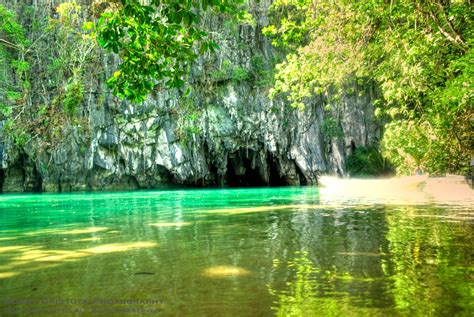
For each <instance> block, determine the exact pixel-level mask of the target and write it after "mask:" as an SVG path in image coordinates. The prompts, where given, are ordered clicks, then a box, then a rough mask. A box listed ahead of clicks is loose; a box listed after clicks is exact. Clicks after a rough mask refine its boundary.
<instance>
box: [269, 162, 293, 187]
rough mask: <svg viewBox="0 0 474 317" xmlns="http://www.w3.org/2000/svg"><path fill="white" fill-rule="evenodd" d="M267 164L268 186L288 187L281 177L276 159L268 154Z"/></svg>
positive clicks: (285, 180)
mask: <svg viewBox="0 0 474 317" xmlns="http://www.w3.org/2000/svg"><path fill="white" fill-rule="evenodd" d="M267 164H268V176H269V180H268V185H270V186H288V185H290V184H289V183H288V180H287V179H286V178H285V177H283V176H281V174H280V170H279V169H278V162H277V161H276V159H275V158H274V157H273V156H272V155H270V154H268V156H267Z"/></svg>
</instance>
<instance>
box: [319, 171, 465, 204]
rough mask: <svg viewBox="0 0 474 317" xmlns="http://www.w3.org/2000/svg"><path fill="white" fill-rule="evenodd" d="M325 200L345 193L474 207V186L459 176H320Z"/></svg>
mask: <svg viewBox="0 0 474 317" xmlns="http://www.w3.org/2000/svg"><path fill="white" fill-rule="evenodd" d="M320 186H321V193H322V196H323V197H324V198H326V199H325V200H330V199H334V197H333V196H334V195H341V196H343V197H344V198H345V199H346V200H363V201H369V202H372V203H374V202H375V203H395V204H441V205H453V206H454V205H457V206H462V207H467V208H472V209H473V210H474V189H472V188H471V184H470V180H467V179H465V178H464V176H459V175H447V176H443V177H428V175H421V176H402V177H391V178H377V179H375V178H372V179H369V178H367V179H365V178H347V179H341V178H337V177H333V176H322V177H321V178H320Z"/></svg>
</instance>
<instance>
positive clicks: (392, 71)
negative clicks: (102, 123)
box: [0, 0, 474, 174]
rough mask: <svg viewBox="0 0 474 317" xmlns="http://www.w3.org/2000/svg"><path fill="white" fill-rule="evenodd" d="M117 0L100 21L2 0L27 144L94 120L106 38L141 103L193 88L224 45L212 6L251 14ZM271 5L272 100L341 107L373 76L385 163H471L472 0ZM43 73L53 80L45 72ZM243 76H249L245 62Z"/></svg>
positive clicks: (222, 4) (123, 90)
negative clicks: (194, 72) (193, 68)
mask: <svg viewBox="0 0 474 317" xmlns="http://www.w3.org/2000/svg"><path fill="white" fill-rule="evenodd" d="M108 2H109V7H108V9H107V10H105V11H102V12H100V14H98V15H97V16H96V17H95V19H94V20H92V21H89V20H87V19H85V18H84V17H85V16H86V15H85V14H84V13H83V11H81V7H80V6H79V5H78V4H76V2H67V3H63V4H61V5H60V6H59V7H58V8H57V9H56V12H57V14H56V15H55V16H54V17H53V18H50V19H47V20H34V19H35V16H36V15H37V12H35V11H34V10H32V9H31V8H30V9H28V10H25V11H24V12H22V19H23V20H25V19H30V20H33V21H34V22H33V23H30V24H29V26H28V28H29V29H28V30H25V28H24V27H23V26H22V24H21V23H20V22H19V21H18V17H17V16H16V15H15V14H14V13H13V12H12V11H9V10H8V9H6V8H5V7H3V6H0V18H1V19H0V34H1V36H0V67H1V68H2V69H1V71H0V76H2V77H1V78H0V80H1V84H0V90H1V94H2V102H1V103H0V116H2V118H3V119H4V120H5V122H6V123H5V128H4V129H5V130H6V131H7V132H8V131H9V133H10V134H11V135H12V136H13V139H14V140H15V142H16V143H17V144H18V145H24V144H25V143H27V142H30V141H31V140H32V139H34V138H35V137H38V136H39V135H41V136H43V137H44V136H46V137H45V141H44V142H43V143H42V146H43V147H45V148H47V147H52V146H54V140H56V139H57V136H58V135H59V134H60V133H63V132H64V131H63V127H64V126H65V125H66V123H72V124H74V125H76V126H83V127H84V129H86V127H87V125H86V124H82V122H81V120H87V116H83V117H81V119H78V117H77V116H74V114H75V113H76V111H78V108H77V105H79V104H80V103H81V102H82V100H83V98H90V96H91V94H93V93H96V92H93V86H94V85H95V83H96V82H97V78H99V77H100V76H103V74H99V73H97V68H96V67H94V61H96V60H98V58H99V57H100V56H101V54H104V51H103V50H101V49H100V47H102V48H105V49H107V50H109V51H111V52H114V53H116V54H118V55H119V56H120V58H121V62H120V64H119V69H117V70H115V71H114V72H113V75H112V76H110V77H108V80H107V84H108V86H109V87H110V88H111V90H112V91H113V92H114V94H116V95H117V96H119V97H121V98H127V99H129V100H131V101H132V102H136V103H140V102H142V101H143V100H144V99H145V98H146V96H147V95H148V94H150V93H152V92H153V91H155V90H160V89H168V88H173V87H180V86H182V85H183V84H184V81H185V76H186V73H187V72H188V71H189V69H190V65H191V64H192V62H193V61H194V60H196V58H197V57H198V56H199V55H200V54H203V53H206V52H213V51H216V50H218V49H219V45H218V43H215V42H214V41H213V40H212V39H211V38H210V37H209V36H208V34H207V33H206V32H205V30H204V29H203V28H202V26H201V24H200V17H201V15H202V14H204V13H206V12H210V13H211V14H224V15H226V16H227V17H229V19H235V20H237V21H245V20H248V21H250V20H251V19H252V17H251V16H250V15H249V13H248V12H246V11H245V4H246V3H245V1H243V0H238V1H235V0H234V1H232V0H205V1H194V0H186V1H177V0H164V1H158V0H151V1H148V2H142V1H138V0H120V1H119V0H114V1H108ZM268 14H269V16H270V24H269V25H268V26H267V27H266V28H264V29H263V33H264V35H265V36H267V37H270V38H271V39H272V44H273V45H274V46H275V47H276V48H277V50H279V51H281V52H283V56H286V57H285V58H284V60H283V61H282V62H281V63H279V64H277V65H276V66H275V69H274V72H275V78H274V80H267V79H265V82H266V83H274V85H273V88H272V89H271V90H270V96H271V97H275V96H282V97H284V98H287V99H288V101H289V103H290V104H291V105H292V106H293V107H295V108H300V109H301V108H304V107H305V106H306V104H307V102H308V100H310V99H311V98H312V97H313V96H315V95H325V96H329V97H330V100H331V103H330V104H328V105H327V106H326V107H327V108H328V109H331V108H337V107H338V100H339V99H340V98H341V97H342V96H344V94H345V93H347V91H348V89H350V88H348V87H351V86H352V85H373V86H375V87H377V89H378V91H379V92H380V93H379V98H378V99H377V100H375V102H374V104H375V106H376V110H375V114H376V116H377V117H379V118H380V120H381V121H382V122H384V123H385V128H384V135H383V138H382V140H381V144H380V151H381V152H382V154H383V156H384V157H383V158H381V157H378V156H377V159H376V160H373V161H377V163H376V164H379V165H381V166H382V165H383V166H385V163H383V164H380V162H381V159H383V160H385V159H387V160H389V161H390V162H391V163H392V164H393V165H394V166H395V168H396V171H397V173H399V174H410V173H413V171H414V170H417V169H422V170H423V171H425V172H428V173H431V174H442V173H447V172H450V173H464V172H466V171H467V167H468V163H469V159H470V155H471V153H473V151H474V137H473V135H474V134H473V133H472V131H474V126H473V125H474V113H473V106H472V98H473V94H474V85H473V78H474V53H473V43H474V38H473V32H474V28H473V19H474V11H473V6H472V3H471V1H470V0H427V1H423V2H418V1H409V0H401V1H383V2H381V1H375V0H371V1H347V0H346V1H329V0H320V1H314V0H276V1H274V2H273V4H272V5H271V6H270V9H269V12H268ZM26 34H30V35H31V34H36V35H35V36H29V37H28V36H27V35H26ZM48 37H54V38H57V39H58V38H59V39H62V40H61V41H58V43H61V45H59V46H51V45H48V43H47V42H46V41H45V39H46V38H48ZM31 39H34V40H31ZM66 48H67V49H66ZM40 55H41V56H48V58H47V59H44V58H42V59H40V58H36V57H37V56H40ZM38 73H41V74H48V80H38V79H34V78H33V77H34V74H38ZM217 75H219V74H217ZM232 76H233V77H235V78H237V80H242V79H247V78H249V76H248V74H246V73H244V72H238V71H235V70H233V71H232ZM51 96H52V97H51ZM47 100H52V102H48V101H47ZM82 111H83V112H84V111H85V112H88V109H85V110H84V109H82ZM365 152H366V153H372V152H373V151H372V149H370V151H369V150H368V151H365ZM365 152H364V151H359V153H357V155H359V157H361V155H362V156H363V155H364V154H363V153H365ZM351 160H352V161H351V162H352V163H351V164H352V165H355V166H357V165H358V164H357V162H358V161H357V158H352V159H351ZM364 160H365V158H362V159H359V161H364ZM366 161H371V160H370V159H368V160H366ZM384 168H385V167H384ZM369 170H370V168H369Z"/></svg>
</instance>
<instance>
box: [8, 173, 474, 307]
mask: <svg viewBox="0 0 474 317" xmlns="http://www.w3.org/2000/svg"><path fill="white" fill-rule="evenodd" d="M355 184H357V186H355ZM333 185H338V186H326V187H325V188H322V189H318V188H314V187H306V188H301V187H298V188H293V187H286V188H259V189H232V190H230V189H219V190H164V191H140V192H127V193H90V194H84V193H82V194H79V193H78V194H68V195H66V194H64V195H54V194H44V195H2V196H0V223H1V228H0V315H3V314H5V315H38V314H39V315H48V316H49V315H51V314H52V315H60V316H65V315H71V314H76V313H77V310H78V309H79V311H80V312H81V313H83V314H85V315H96V316H102V315H104V314H103V313H102V314H101V313H100V311H105V310H107V311H108V314H109V315H113V313H112V310H113V309H145V308H146V309H151V310H153V311H154V312H155V313H154V315H160V314H161V315H166V316H168V315H175V316H176V315H179V316H203V315H206V316H207V315H215V316H224V315H227V316H266V315H277V316H336V315H340V316H346V315H350V316H392V315H402V316H416V315H424V314H426V313H427V312H429V314H430V315H443V316H455V315H459V316H464V315H465V316H469V315H472V313H473V312H474V307H473V303H474V299H473V295H472V289H473V287H474V283H473V282H474V280H473V279H472V276H473V275H472V273H473V262H472V250H473V241H474V235H473V232H474V231H473V225H474V210H473V208H471V207H470V206H469V205H466V204H458V205H456V204H455V203H454V202H453V201H449V204H447V203H446V201H443V203H437V201H436V200H433V199H432V197H431V198H428V199H426V200H420V199H418V198H417V199H415V200H410V199H408V200H407V199H405V198H406V197H407V196H406V195H405V192H404V193H403V194H402V195H401V196H400V195H399V194H394V199H390V197H389V198H386V197H385V198H384V199H380V197H379V196H380V193H381V192H382V191H375V190H374V192H372V193H370V194H368V195H366V197H360V196H359V195H360V193H361V191H360V190H359V188H358V186H361V185H364V186H366V185H367V186H369V185H368V183H366V182H364V181H362V182H358V183H351V185H341V184H340V183H337V184H336V183H334V184H333ZM339 185H341V186H339ZM344 186H346V187H344ZM347 186H348V187H347ZM397 186H398V185H397ZM349 187H352V189H350V190H349ZM414 187H415V188H416V190H417V188H419V186H418V185H415V186H414ZM367 188H368V187H366V189H367ZM387 188H388V187H387ZM390 188H392V189H394V188H395V187H390ZM384 191H386V190H384ZM408 191H412V189H409V190H408ZM402 196H403V197H402ZM400 197H402V198H404V199H403V200H401V199H400ZM423 199H425V198H423ZM130 303H132V304H130ZM43 309H44V310H43ZM115 315H117V314H115ZM119 315H120V314H119ZM152 315H153V314H152Z"/></svg>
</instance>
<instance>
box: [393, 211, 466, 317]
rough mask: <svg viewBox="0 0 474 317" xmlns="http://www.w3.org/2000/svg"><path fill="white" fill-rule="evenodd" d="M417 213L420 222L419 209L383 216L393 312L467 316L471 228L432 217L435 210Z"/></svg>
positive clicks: (436, 214)
mask: <svg viewBox="0 0 474 317" xmlns="http://www.w3.org/2000/svg"><path fill="white" fill-rule="evenodd" d="M421 211H422V212H424V213H425V215H423V217H420V214H419V212H420V209H419V207H418V208H417V209H415V208H414V207H407V208H405V209H403V210H402V211H400V212H397V213H390V214H387V217H386V219H387V226H388V228H389V230H388V233H387V240H388V241H389V250H390V255H391V258H390V260H391V263H392V265H393V269H394V272H393V297H394V300H395V304H396V308H397V310H398V311H400V312H402V313H405V314H409V315H433V316H434V315H443V316H455V315H459V314H460V315H463V314H466V315H468V314H469V312H471V313H472V312H473V311H474V310H473V308H474V306H473V302H472V295H471V289H472V276H470V273H469V272H470V270H471V269H470V261H471V259H470V254H471V252H472V241H473V240H472V238H473V237H472V227H471V225H470V224H469V223H465V222H462V221H459V222H453V221H452V220H449V219H448V220H447V219H443V218H440V217H438V216H439V212H440V211H441V210H429V209H425V210H421ZM430 215H431V216H432V217H430Z"/></svg>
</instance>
